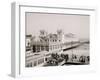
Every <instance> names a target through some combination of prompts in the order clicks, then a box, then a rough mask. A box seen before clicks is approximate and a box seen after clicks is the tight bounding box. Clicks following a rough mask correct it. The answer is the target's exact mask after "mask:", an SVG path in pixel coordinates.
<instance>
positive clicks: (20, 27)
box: [11, 2, 96, 77]
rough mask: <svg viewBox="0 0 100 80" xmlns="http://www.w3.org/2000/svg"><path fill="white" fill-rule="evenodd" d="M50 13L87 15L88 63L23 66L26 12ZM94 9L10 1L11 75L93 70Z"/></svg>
mask: <svg viewBox="0 0 100 80" xmlns="http://www.w3.org/2000/svg"><path fill="white" fill-rule="evenodd" d="M28 12H31V13H32V12H35V13H37V12H38V13H52V14H55V13H57V14H72V15H88V16H89V20H90V22H89V27H90V59H91V60H90V64H89V65H85V66H81V65H78V66H55V67H51V66H50V67H34V68H26V67H25V51H26V50H25V45H26V40H25V39H26V37H25V35H26V17H25V16H26V13H28ZM94 26H95V9H94V8H82V7H78V8H76V7H48V6H34V5H32V4H26V3H24V4H23V3H17V2H14V3H12V7H11V42H12V45H11V46H12V49H11V75H12V76H13V77H23V76H40V75H41V76H47V75H51V76H52V75H63V74H66V73H76V72H79V73H81V72H82V73H84V72H85V73H87V72H93V71H95V68H96V59H95V54H94V46H93V44H94V40H93V39H94V36H93V34H94V28H95V27H94Z"/></svg>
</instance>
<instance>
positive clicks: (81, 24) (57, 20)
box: [25, 12, 89, 38]
mask: <svg viewBox="0 0 100 80" xmlns="http://www.w3.org/2000/svg"><path fill="white" fill-rule="evenodd" d="M25 17H26V34H27V35H28V34H32V35H33V36H37V35H39V30H46V31H47V32H48V33H56V31H57V30H58V29H62V30H63V32H64V34H68V33H73V34H75V35H76V36H77V37H78V38H89V16H88V15H74V14H73V15H72V14H48V13H34V12H33V13H31V12H28V13H26V16H25Z"/></svg>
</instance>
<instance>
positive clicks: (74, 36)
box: [25, 12, 90, 68]
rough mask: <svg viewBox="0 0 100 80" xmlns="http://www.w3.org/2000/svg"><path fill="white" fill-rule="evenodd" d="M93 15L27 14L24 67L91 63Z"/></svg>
mask: <svg viewBox="0 0 100 80" xmlns="http://www.w3.org/2000/svg"><path fill="white" fill-rule="evenodd" d="M89 27H90V16H89V15H84V14H67V13H66V14H64V13H43V12H26V13H25V30H26V31H25V50H26V51H25V67H27V68H32V67H48V66H72V65H76V66H78V65H82V66H83V65H89V64H90V52H89V49H90V36H89V35H90V34H89V33H90V31H89V30H90V29H89Z"/></svg>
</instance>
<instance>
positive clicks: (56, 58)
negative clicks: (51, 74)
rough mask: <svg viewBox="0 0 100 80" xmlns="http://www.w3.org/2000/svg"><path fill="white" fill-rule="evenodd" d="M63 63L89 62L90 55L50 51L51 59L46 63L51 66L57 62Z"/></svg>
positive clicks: (57, 63) (56, 64)
mask: <svg viewBox="0 0 100 80" xmlns="http://www.w3.org/2000/svg"><path fill="white" fill-rule="evenodd" d="M63 61H64V64H65V63H71V64H72V63H73V64H75V63H76V64H77V63H79V64H89V61H90V57H89V56H85V55H80V56H79V55H75V54H70V55H69V54H57V53H52V54H51V59H49V60H48V61H47V64H48V65H51V66H58V65H59V63H61V62H63Z"/></svg>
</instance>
